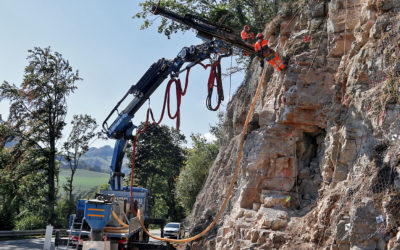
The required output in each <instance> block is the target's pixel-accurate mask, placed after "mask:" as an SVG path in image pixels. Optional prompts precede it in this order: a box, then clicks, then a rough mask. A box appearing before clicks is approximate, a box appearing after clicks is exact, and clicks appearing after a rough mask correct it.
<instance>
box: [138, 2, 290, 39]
mask: <svg viewBox="0 0 400 250" xmlns="http://www.w3.org/2000/svg"><path fill="white" fill-rule="evenodd" d="M292 1H293V0H272V1H265V0H221V1H216V0H213V1H202V0H197V1H193V0H161V1H158V0H147V1H144V2H142V3H140V4H139V5H140V6H141V7H142V11H141V12H138V13H136V15H135V16H134V18H142V19H144V22H143V25H142V27H141V28H142V29H146V28H148V27H150V26H151V25H153V24H154V20H152V19H150V17H149V14H150V13H151V8H152V6H153V5H157V4H160V6H163V7H166V8H168V9H169V10H171V11H174V12H176V13H178V14H180V15H185V14H195V15H197V16H199V17H202V18H205V19H207V20H209V21H212V22H216V23H219V24H223V25H225V26H228V27H230V28H231V29H233V30H235V31H236V32H237V33H238V34H239V32H240V30H241V29H242V28H243V26H244V25H246V24H247V25H250V26H251V27H252V30H253V32H256V33H257V32H262V31H263V30H264V28H265V24H266V23H267V22H269V21H270V20H271V19H272V18H273V17H274V16H275V15H276V14H277V13H278V11H279V6H280V5H281V4H282V3H283V2H292ZM188 29H189V28H188V27H187V26H184V25H181V24H178V23H176V22H172V21H171V20H167V19H166V18H161V23H160V25H159V26H158V32H159V33H164V34H165V35H166V36H167V37H168V38H170V36H171V34H173V33H177V32H178V31H183V32H184V31H186V30H188Z"/></svg>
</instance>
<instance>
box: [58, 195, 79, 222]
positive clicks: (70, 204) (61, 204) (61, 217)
mask: <svg viewBox="0 0 400 250" xmlns="http://www.w3.org/2000/svg"><path fill="white" fill-rule="evenodd" d="M76 203H77V200H75V199H70V197H69V195H64V196H62V197H61V198H60V199H59V200H58V201H57V206H56V209H55V213H56V215H57V219H56V221H55V223H54V226H55V227H56V228H67V227H68V220H69V215H70V214H71V213H73V211H75V209H76Z"/></svg>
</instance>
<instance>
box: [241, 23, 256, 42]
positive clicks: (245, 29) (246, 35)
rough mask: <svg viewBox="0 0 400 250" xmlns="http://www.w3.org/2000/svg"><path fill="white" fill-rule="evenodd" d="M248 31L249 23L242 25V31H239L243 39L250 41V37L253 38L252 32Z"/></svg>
mask: <svg viewBox="0 0 400 250" xmlns="http://www.w3.org/2000/svg"><path fill="white" fill-rule="evenodd" d="M249 31H250V27H249V25H245V26H244V27H243V30H242V33H240V35H241V36H242V39H243V41H245V42H251V39H254V33H249Z"/></svg>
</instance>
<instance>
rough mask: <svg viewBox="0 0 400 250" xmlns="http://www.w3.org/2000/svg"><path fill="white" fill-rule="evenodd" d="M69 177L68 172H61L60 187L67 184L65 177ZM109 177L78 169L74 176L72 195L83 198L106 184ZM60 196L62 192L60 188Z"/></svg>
mask: <svg viewBox="0 0 400 250" xmlns="http://www.w3.org/2000/svg"><path fill="white" fill-rule="evenodd" d="M70 175H71V171H70V170H61V172H60V175H59V178H60V187H62V186H63V185H64V184H65V183H66V182H67V179H66V178H67V177H69V176H70ZM108 179H109V175H108V174H106V173H100V172H95V171H89V170H85V169H78V170H77V171H76V173H75V176H74V182H73V185H74V194H78V196H82V197H83V196H85V194H87V193H89V192H91V191H93V190H95V189H96V188H97V187H98V186H100V185H103V184H106V183H108ZM60 191H61V194H63V193H64V190H62V188H60Z"/></svg>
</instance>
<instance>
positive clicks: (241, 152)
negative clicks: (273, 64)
mask: <svg viewBox="0 0 400 250" xmlns="http://www.w3.org/2000/svg"><path fill="white" fill-rule="evenodd" d="M267 69H268V67H265V70H264V72H263V74H262V76H261V80H260V82H259V83H258V87H257V92H256V95H255V96H254V98H253V101H252V104H251V107H250V110H249V113H248V114H247V117H246V122H245V124H244V127H243V131H242V136H241V139H240V147H239V154H238V159H237V162H236V168H235V173H234V175H233V178H232V182H231V184H230V186H229V190H228V193H227V194H226V197H225V201H224V203H223V204H222V206H221V209H220V210H219V212H218V214H217V216H216V217H215V218H214V220H213V221H212V222H211V224H210V225H208V227H207V228H206V229H204V230H203V231H202V232H201V233H199V234H197V235H195V236H193V237H190V238H187V239H182V240H178V239H177V240H174V239H168V238H161V237H158V236H155V235H153V234H151V233H150V232H149V231H148V230H147V228H146V227H145V225H144V223H143V219H142V213H141V211H140V209H139V210H138V216H139V221H140V225H141V226H142V228H143V231H145V232H146V233H147V234H148V235H149V236H150V237H151V238H153V239H156V240H160V241H166V242H173V243H187V242H191V241H193V240H196V239H198V238H200V237H202V236H203V235H205V234H206V233H207V232H208V231H209V230H210V229H211V228H212V227H213V226H214V225H215V224H216V223H217V221H218V219H219V218H220V217H221V215H222V213H223V212H224V210H225V207H226V205H227V204H228V201H229V199H230V196H231V194H232V190H233V188H234V186H235V183H236V180H237V177H238V175H239V169H240V161H241V159H242V154H243V146H244V141H245V138H246V133H247V126H248V125H249V122H250V118H251V116H252V115H253V111H254V106H255V105H256V102H257V99H258V96H259V95H260V92H261V89H262V84H263V82H264V78H265V75H266V72H267Z"/></svg>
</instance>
